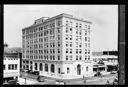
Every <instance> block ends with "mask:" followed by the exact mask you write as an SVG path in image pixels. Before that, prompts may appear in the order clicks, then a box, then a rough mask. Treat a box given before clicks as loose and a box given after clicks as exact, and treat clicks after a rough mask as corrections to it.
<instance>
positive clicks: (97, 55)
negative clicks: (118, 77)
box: [92, 52, 118, 74]
mask: <svg viewBox="0 0 128 87" xmlns="http://www.w3.org/2000/svg"><path fill="white" fill-rule="evenodd" d="M92 58H93V72H97V71H100V72H102V73H104V74H107V73H110V72H111V71H117V70H118V56H117V55H115V54H111V55H110V54H104V52H92Z"/></svg>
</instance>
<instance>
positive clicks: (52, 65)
mask: <svg viewBox="0 0 128 87" xmlns="http://www.w3.org/2000/svg"><path fill="white" fill-rule="evenodd" d="M51 72H52V73H54V72H55V66H54V64H51Z"/></svg>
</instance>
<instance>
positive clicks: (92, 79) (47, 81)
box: [21, 73, 117, 85]
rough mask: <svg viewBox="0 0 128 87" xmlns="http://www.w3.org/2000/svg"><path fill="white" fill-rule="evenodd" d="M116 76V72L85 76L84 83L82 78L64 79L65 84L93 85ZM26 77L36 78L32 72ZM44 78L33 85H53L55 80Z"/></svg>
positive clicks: (111, 79)
mask: <svg viewBox="0 0 128 87" xmlns="http://www.w3.org/2000/svg"><path fill="white" fill-rule="evenodd" d="M21 75H22V77H23V78H24V73H21ZM116 76H117V74H108V75H104V76H102V77H90V78H87V79H88V80H87V81H86V83H83V80H82V79H80V80H79V81H78V80H76V81H75V80H70V81H66V84H67V85H86V84H87V85H93V84H97V85H98V84H99V85H102V84H106V82H107V80H109V81H110V83H112V82H113V80H114V78H115V77H116ZM26 77H27V78H30V79H34V80H35V81H36V79H37V75H32V74H27V76H26ZM43 78H44V79H45V82H37V84H35V85H44V84H49V85H50V84H51V85H55V80H50V79H48V78H47V77H43Z"/></svg>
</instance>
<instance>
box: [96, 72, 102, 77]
mask: <svg viewBox="0 0 128 87" xmlns="http://www.w3.org/2000/svg"><path fill="white" fill-rule="evenodd" d="M101 75H102V74H101V72H97V73H96V74H94V76H101Z"/></svg>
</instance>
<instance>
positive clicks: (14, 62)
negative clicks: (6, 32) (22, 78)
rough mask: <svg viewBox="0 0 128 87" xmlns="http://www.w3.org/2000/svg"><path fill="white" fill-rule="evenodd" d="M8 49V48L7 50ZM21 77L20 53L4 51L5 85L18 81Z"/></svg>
mask: <svg viewBox="0 0 128 87" xmlns="http://www.w3.org/2000/svg"><path fill="white" fill-rule="evenodd" d="M5 49H6V48H5ZM19 75H20V58H19V54H18V53H11V52H8V51H4V58H3V83H4V82H8V81H9V80H16V79H17V78H18V77H19Z"/></svg>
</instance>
